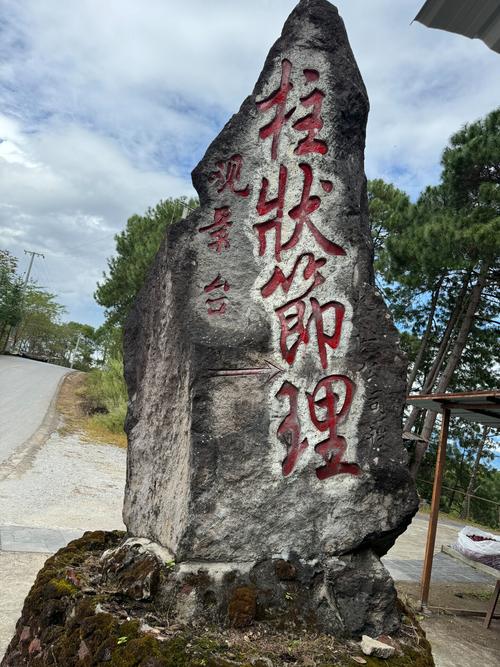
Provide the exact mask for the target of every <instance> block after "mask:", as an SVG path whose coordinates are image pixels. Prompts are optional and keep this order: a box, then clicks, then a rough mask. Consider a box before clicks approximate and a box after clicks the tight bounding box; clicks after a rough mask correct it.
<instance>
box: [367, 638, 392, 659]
mask: <svg viewBox="0 0 500 667" xmlns="http://www.w3.org/2000/svg"><path fill="white" fill-rule="evenodd" d="M361 650H362V651H363V653H364V654H365V655H373V657H375V658H390V657H392V656H393V655H394V653H395V652H396V649H395V648H394V647H393V646H389V644H384V643H383V642H379V641H378V640H377V639H373V638H372V637H368V635H363V637H362V638H361Z"/></svg>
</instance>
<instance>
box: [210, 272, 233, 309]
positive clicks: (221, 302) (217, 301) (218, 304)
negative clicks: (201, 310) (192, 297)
mask: <svg viewBox="0 0 500 667" xmlns="http://www.w3.org/2000/svg"><path fill="white" fill-rule="evenodd" d="M219 289H221V290H223V291H224V292H229V290H230V289H231V285H230V284H229V283H228V282H227V280H224V279H223V278H221V275H220V273H218V274H217V276H216V277H215V278H214V279H213V280H212V282H210V283H208V285H205V287H204V288H203V291H204V292H205V293H206V294H210V293H211V292H213V291H215V290H219ZM227 298H228V297H227V296H226V295H225V294H223V295H222V296H210V297H208V299H207V300H206V301H205V303H206V304H207V307H208V310H207V312H208V314H209V315H224V313H225V312H226V305H227V304H226V302H225V300H226V299H227Z"/></svg>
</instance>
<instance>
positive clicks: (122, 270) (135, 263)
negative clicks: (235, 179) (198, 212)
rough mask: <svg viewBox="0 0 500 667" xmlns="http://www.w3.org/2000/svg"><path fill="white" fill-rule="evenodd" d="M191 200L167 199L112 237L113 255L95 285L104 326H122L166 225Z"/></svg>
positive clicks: (128, 223) (190, 202)
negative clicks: (104, 318)
mask: <svg viewBox="0 0 500 667" xmlns="http://www.w3.org/2000/svg"><path fill="white" fill-rule="evenodd" d="M196 205H197V202H196V201H195V200H189V201H187V200H186V199H184V198H181V199H167V200H165V201H161V202H160V203H159V204H157V206H155V207H154V208H150V209H148V210H147V211H146V213H145V214H144V215H133V216H132V217H131V218H129V219H128V220H127V226H126V228H125V230H124V231H123V232H120V234H117V235H116V236H115V240H116V255H115V256H114V257H112V258H111V259H109V260H108V272H107V274H106V273H104V275H103V280H102V282H101V283H99V284H98V285H97V290H96V292H95V299H96V301H97V303H98V304H100V305H101V306H103V307H104V308H105V309H106V322H107V325H108V326H113V325H116V324H118V325H119V326H123V324H124V322H125V319H126V317H127V314H128V312H129V310H130V307H131V305H132V303H133V301H134V299H135V296H136V294H137V293H138V291H139V290H140V288H141V287H142V285H143V284H144V281H145V279H146V276H147V273H148V271H149V269H150V267H151V264H152V261H153V259H154V256H155V255H156V253H157V252H158V248H159V247H160V243H161V241H162V239H163V237H164V235H165V230H166V228H167V226H168V225H170V224H172V223H173V222H176V221H177V220H180V218H181V217H182V215H183V211H185V209H186V207H189V208H194V207H195V206H196Z"/></svg>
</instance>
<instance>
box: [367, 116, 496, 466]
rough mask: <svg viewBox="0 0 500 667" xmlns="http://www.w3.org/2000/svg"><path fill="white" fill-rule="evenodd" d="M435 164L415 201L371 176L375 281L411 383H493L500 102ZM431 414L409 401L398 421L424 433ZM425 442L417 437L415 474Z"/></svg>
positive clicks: (417, 387) (415, 386) (455, 386)
mask: <svg viewBox="0 0 500 667" xmlns="http://www.w3.org/2000/svg"><path fill="white" fill-rule="evenodd" d="M442 165H443V171H442V178H441V182H440V184H439V185H437V186H433V187H429V188H427V189H426V190H424V192H423V193H422V194H421V195H420V197H419V198H418V200H417V201H416V202H415V203H414V204H412V203H409V201H408V200H407V199H405V198H404V194H403V193H400V192H399V191H395V189H394V188H392V186H389V185H387V184H385V187H384V185H383V184H381V183H380V182H378V181H376V182H371V183H369V191H370V192H371V195H370V198H369V205H370V217H371V218H372V219H373V221H374V222H373V227H374V228H375V229H377V228H378V227H380V226H382V229H383V233H382V234H380V233H378V234H377V235H376V236H375V245H376V257H377V263H376V269H377V272H378V281H377V282H378V284H379V285H381V286H382V287H381V288H382V291H383V292H384V294H385V297H386V299H387V300H388V302H389V305H390V308H391V310H392V312H393V315H394V317H395V319H396V321H397V323H398V325H399V327H400V328H401V329H402V330H403V331H404V332H405V337H404V344H405V348H406V350H407V352H408V353H409V355H410V360H411V362H412V365H411V371H410V375H409V389H410V390H413V391H419V392H422V393H430V392H432V391H438V392H443V391H447V390H448V391H449V390H465V389H475V388H483V389H484V388H488V387H493V386H497V385H498V383H499V377H498V370H496V371H495V369H498V349H497V346H496V345H495V338H496V336H497V325H498V320H499V317H500V313H499V305H500V302H499V300H498V282H499V276H500V266H499V255H500V253H499V250H500V110H495V111H493V112H492V113H491V114H489V115H488V116H487V117H486V118H485V119H483V120H481V121H478V122H476V123H473V124H471V125H468V126H466V127H465V128H464V129H462V130H460V131H459V132H457V133H456V134H455V135H453V137H452V138H451V140H450V145H449V146H448V147H447V148H446V149H445V151H444V153H443V158H442ZM381 211H382V215H381ZM380 220H382V225H380V224H378V223H379V221H380ZM434 422H435V413H432V412H429V413H427V414H426V415H422V414H421V413H420V411H419V410H416V409H415V410H412V412H411V414H410V415H409V416H408V419H407V421H406V424H405V428H406V429H407V430H410V429H412V428H416V429H417V430H418V431H419V432H420V434H421V435H422V437H423V438H424V439H426V440H428V439H429V438H430V437H431V434H432V430H433V427H434ZM424 451H425V446H423V445H417V448H416V452H415V458H414V463H413V472H414V474H416V472H417V470H418V467H419V465H420V461H421V458H422V455H423V453H424Z"/></svg>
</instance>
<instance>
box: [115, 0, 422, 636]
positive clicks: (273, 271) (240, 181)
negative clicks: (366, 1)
mask: <svg viewBox="0 0 500 667" xmlns="http://www.w3.org/2000/svg"><path fill="white" fill-rule="evenodd" d="M287 77H288V84H290V85H291V86H292V87H290V86H288V87H287V86H286V83H287V81H286V79H287ZM281 84H283V85H282V89H283V91H285V92H286V93H287V94H286V100H285V101H284V104H283V105H282V107H283V108H281V110H280V105H271V98H270V96H271V95H272V94H273V93H274V92H275V91H277V90H278V89H279V88H280V85H281ZM285 89H286V90H285ZM315 91H316V92H315ZM282 97H285V94H284V93H283V95H282ZM266 100H267V101H266ZM293 109H295V110H294V111H293V113H292V110H293ZM367 112H368V100H367V95H366V91H365V88H364V85H363V82H362V79H361V76H360V74H359V71H358V69H357V66H356V63H355V60H354V57H353V55H352V52H351V49H350V47H349V44H348V41H347V36H346V33H345V29H344V25H343V22H342V20H341V19H340V18H339V16H338V13H337V10H336V9H335V8H334V7H333V6H332V5H331V4H329V3H328V2H326V0H302V1H301V2H300V3H299V4H298V5H297V7H296V9H295V10H294V11H293V13H292V14H291V16H290V17H289V19H288V20H287V22H286V24H285V27H284V29H283V33H282V36H281V38H280V39H279V40H278V41H277V42H276V44H275V45H274V46H273V47H272V49H271V51H270V53H269V56H268V58H267V60H266V62H265V65H264V69H263V71H262V73H261V75H260V77H259V79H258V81H257V84H256V86H255V89H254V91H253V94H252V95H251V96H249V97H248V98H247V99H246V100H245V101H244V103H243V105H242V107H241V109H240V111H239V112H238V113H237V114H236V115H235V116H233V118H231V120H230V121H229V122H228V124H227V125H226V126H225V128H224V129H223V130H222V132H221V134H220V135H219V136H218V137H217V139H216V140H215V141H214V142H213V143H212V145H211V146H210V147H209V148H208V150H207V153H206V155H205V157H204V158H203V160H202V161H201V162H200V164H199V165H198V166H197V167H196V169H195V170H194V172H193V183H194V185H195V187H196V189H197V191H198V193H199V197H200V208H199V209H198V210H197V211H195V212H194V213H193V214H191V215H190V216H189V217H188V218H187V219H185V220H183V221H181V222H179V223H177V224H175V225H173V226H172V227H171V228H170V229H169V230H168V233H167V235H166V238H165V240H164V243H163V244H162V247H161V249H160V251H159V253H158V255H157V257H156V260H155V263H154V266H153V268H152V271H151V273H150V276H149V279H148V281H147V284H146V285H145V287H144V289H143V290H142V291H141V293H140V295H139V297H138V299H137V301H136V303H135V306H134V308H133V311H132V313H131V315H130V318H129V320H128V322H127V326H126V331H125V374H126V380H127V384H128V388H129V395H130V403H129V411H128V417H127V432H128V437H129V450H128V470H127V489H126V497H125V507H124V518H125V523H126V525H127V528H128V531H129V533H130V534H132V535H135V536H142V537H147V538H148V539H151V540H154V541H156V542H158V543H159V544H161V545H163V546H164V547H166V548H168V549H169V550H170V551H171V552H172V554H173V557H174V558H175V559H176V561H177V562H188V563H189V562H192V561H196V562H197V561H204V562H208V563H209V564H213V563H237V564H241V563H246V564H248V567H247V569H248V568H251V567H253V566H254V565H255V563H258V562H261V561H269V562H270V561H272V560H277V559H283V560H291V555H292V554H298V556H299V560H301V563H302V565H303V566H304V567H305V566H306V565H307V564H309V563H312V562H314V563H315V567H317V568H318V569H319V570H320V571H321V576H320V579H321V582H322V583H321V586H323V587H324V588H325V591H326V592H325V599H326V600H327V604H326V607H325V613H324V616H325V619H326V618H331V621H330V626H331V629H332V631H333V630H335V629H336V628H337V627H338V625H339V623H338V622H337V621H335V618H336V614H338V613H340V614H341V616H342V619H341V622H340V625H343V626H344V627H349V628H352V627H356V628H358V629H360V628H362V627H363V626H364V625H366V626H370V625H375V626H376V627H377V632H379V633H380V632H383V631H391V630H392V629H393V628H394V627H395V626H396V625H397V623H398V620H397V614H396V612H395V606H394V605H395V592H394V589H393V586H392V582H391V580H390V578H389V577H388V576H387V575H386V573H385V571H384V570H383V568H382V566H381V565H380V563H379V561H378V556H380V555H383V554H384V553H385V552H386V551H387V549H388V548H389V547H390V546H391V544H392V543H393V542H394V539H395V538H396V537H397V535H398V534H400V533H401V532H402V531H403V530H404V529H405V527H406V526H407V525H408V523H409V521H410V520H411V517H412V516H413V514H414V513H415V512H416V509H417V497H416V492H415V488H414V485H413V483H412V482H411V480H410V478H409V474H408V470H407V466H406V461H405V457H404V450H403V446H402V439H401V416H402V410H403V403H404V397H405V388H406V387H405V371H406V363H405V359H404V356H403V354H402V352H401V350H400V348H399V344H398V336H397V332H396V330H395V328H394V326H393V325H392V323H391V320H390V316H389V314H388V312H387V309H386V307H385V305H384V304H383V302H382V301H381V299H380V297H379V296H378V295H377V294H376V292H375V289H374V286H373V268H372V244H371V238H370V231H369V225H368V219H367V199H366V179H365V175H364V167H363V159H364V158H363V154H364V140H365V124H366V117H367ZM275 118H278V120H279V119H280V118H282V120H283V127H282V130H281V135H280V137H279V141H278V138H277V137H276V136H272V135H270V136H266V134H267V133H268V130H272V129H273V127H274V126H273V125H272V122H273V119H275ZM270 124H271V125H270ZM266 128H267V129H266ZM273 147H274V148H273ZM309 177H311V182H310V192H309V193H308V192H307V189H308V186H309V182H308V179H309ZM285 185H286V187H285ZM282 195H283V197H282V199H283V201H282V202H281V203H279V204H278V203H277V201H276V202H274V203H273V202H272V200H273V199H277V200H280V201H281V196H282ZM301 202H302V204H303V206H301ZM281 211H282V213H281ZM268 221H269V225H268V226H267V227H268V229H267V231H265V229H266V226H265V225H264V226H263V223H266V222H268ZM229 222H231V224H230V225H228V224H226V223H229ZM279 232H281V243H280V242H279ZM273 276H274V279H275V282H274V283H272V280H271V279H272V277H273ZM285 277H286V278H289V277H291V278H290V281H289V282H287V281H286V280H285ZM209 299H217V300H216V301H210V300H209ZM280 309H281V310H280ZM302 310H303V312H302ZM342 314H343V320H342ZM293 316H294V317H293ZM280 318H281V319H280ZM280 322H281V324H280ZM301 324H302V325H303V328H302V329H301ZM322 331H323V333H324V336H325V337H326V338H322ZM336 334H340V335H339V337H338V340H335V335H336ZM275 366H277V367H279V368H280V369H282V372H280V373H277V374H274V375H273V373H274V371H275V370H276V369H275ZM235 369H240V370H241V369H262V373H261V374H248V373H247V374H244V375H239V376H234V375H232V376H231V375H227V374H226V375H224V374H221V372H227V371H228V370H235ZM266 380H267V382H266ZM350 388H352V396H350V395H349V389H350ZM339 564H341V565H339ZM238 567H239V568H240V569H239V572H240V574H241V576H243V574H242V573H244V572H245V567H240V565H238ZM339 567H340V573H339ZM370 582H373V583H374V586H375V588H376V589H377V590H376V594H375V593H373V592H372V591H370V590H369V588H370ZM382 582H383V583H382ZM337 588H339V590H340V591H341V592H340V593H339V596H340V598H341V599H344V596H345V598H346V599H347V598H348V597H349V596H350V597H351V603H350V604H351V606H352V610H350V608H349V604H348V603H347V602H346V609H345V610H343V611H341V612H339V611H338V608H339V604H337V602H335V600H336V599H337ZM370 600H371V601H370ZM374 601H376V602H374ZM340 606H341V605H340ZM356 609H357V610H358V612H356ZM356 613H357V615H358V618H357V619H356V620H355V621H351V620H346V617H344V614H345V615H346V616H347V617H349V615H354V616H355V615H356ZM374 619H376V620H374Z"/></svg>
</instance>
